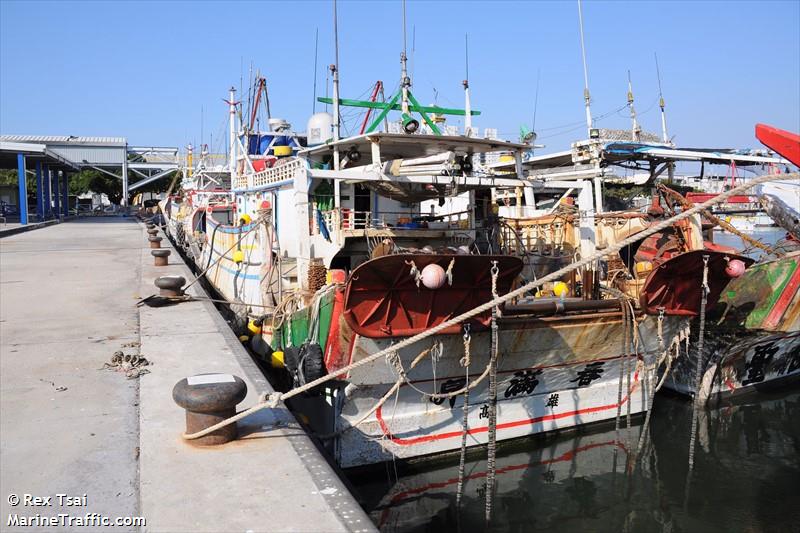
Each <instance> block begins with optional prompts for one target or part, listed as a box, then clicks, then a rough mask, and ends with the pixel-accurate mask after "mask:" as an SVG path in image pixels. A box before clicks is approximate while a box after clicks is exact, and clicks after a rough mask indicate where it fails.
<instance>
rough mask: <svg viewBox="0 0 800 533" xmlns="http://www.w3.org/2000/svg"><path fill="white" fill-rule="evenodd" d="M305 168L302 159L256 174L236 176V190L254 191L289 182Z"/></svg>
mask: <svg viewBox="0 0 800 533" xmlns="http://www.w3.org/2000/svg"><path fill="white" fill-rule="evenodd" d="M304 166H305V163H304V161H303V160H302V159H293V160H291V161H288V162H286V163H283V164H280V165H277V166H274V167H272V168H267V169H265V170H262V171H260V172H256V173H255V174H240V175H238V176H236V180H235V188H237V189H252V188H255V187H265V186H268V185H272V184H274V183H280V182H282V181H287V180H290V179H293V178H294V175H295V173H296V172H297V171H298V170H300V169H302V168H304Z"/></svg>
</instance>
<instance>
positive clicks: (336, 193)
mask: <svg viewBox="0 0 800 533" xmlns="http://www.w3.org/2000/svg"><path fill="white" fill-rule="evenodd" d="M333 50H334V57H333V60H334V63H333V65H331V67H330V68H331V74H332V76H333V169H334V170H339V166H340V162H339V146H338V142H339V125H340V124H339V122H340V117H339V17H338V15H337V13H336V0H333ZM340 204H341V183H340V180H333V206H334V208H335V209H339V207H340Z"/></svg>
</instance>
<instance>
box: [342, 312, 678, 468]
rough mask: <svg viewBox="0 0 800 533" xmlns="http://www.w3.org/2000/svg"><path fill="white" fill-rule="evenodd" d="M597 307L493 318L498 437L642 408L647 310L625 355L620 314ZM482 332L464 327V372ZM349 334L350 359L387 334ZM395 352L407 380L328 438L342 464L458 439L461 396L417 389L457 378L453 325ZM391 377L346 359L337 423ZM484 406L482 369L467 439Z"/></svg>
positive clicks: (674, 325) (449, 447) (458, 343)
mask: <svg viewBox="0 0 800 533" xmlns="http://www.w3.org/2000/svg"><path fill="white" fill-rule="evenodd" d="M606 315H608V316H605V317H598V316H597V315H595V316H593V317H592V318H578V317H564V318H560V319H556V320H552V321H548V320H539V321H537V322H538V324H531V323H527V324H514V320H513V319H511V320H506V321H504V323H503V324H501V328H503V329H501V331H500V334H499V335H500V340H499V345H500V350H501V351H500V354H499V358H498V378H497V383H498V385H497V391H498V402H497V439H498V441H503V440H508V439H514V438H519V437H526V436H529V435H534V434H539V433H547V432H551V431H557V430H562V429H567V428H572V427H575V426H580V425H585V424H590V423H595V422H600V421H604V420H611V419H614V418H615V417H616V416H617V412H618V411H619V412H621V413H622V414H623V415H626V414H627V413H628V412H630V413H631V414H638V413H641V412H643V411H645V410H646V405H647V398H648V393H649V390H650V387H651V386H652V385H651V384H652V383H653V382H654V379H655V377H656V376H655V375H654V374H655V370H654V369H653V362H654V361H655V359H656V357H657V350H658V343H657V340H656V335H655V319H654V318H653V317H646V318H644V319H643V321H642V322H641V323H640V326H639V327H640V331H641V338H642V344H640V345H639V351H638V353H637V354H630V355H629V356H627V357H624V356H620V353H623V352H622V351H621V350H622V332H623V328H622V322H621V318H620V316H619V315H618V314H617V315H616V316H612V314H610V313H608V314H606ZM687 322H688V319H685V318H679V317H668V318H667V319H666V320H665V323H664V334H665V336H671V335H673V334H674V333H675V332H677V330H678V329H679V328H680V327H682V326H685V324H686V323H687ZM515 326H516V327H515ZM431 342H433V343H437V342H439V343H441V355H440V356H439V358H438V360H437V361H436V362H435V364H434V363H433V361H432V360H431V359H430V358H427V359H425V360H423V362H421V363H420V364H419V365H418V366H417V367H416V368H414V369H411V370H409V367H410V362H411V360H412V359H413V358H414V357H416V355H417V354H418V353H419V351H421V350H422V349H425V348H428V347H430V345H431V344H430V343H431ZM489 342H490V335H489V333H488V332H484V333H476V334H473V336H472V340H471V350H470V351H471V356H472V363H471V366H470V377H469V380H470V381H474V380H475V379H477V378H478V376H479V375H480V374H481V373H482V372H483V369H484V368H485V366H486V365H487V364H488V353H489ZM351 343H352V346H353V348H352V351H351V356H352V357H353V360H358V359H360V358H363V357H365V356H366V355H368V354H370V353H375V352H376V351H377V350H380V349H382V348H384V347H386V346H389V345H390V343H391V340H383V339H366V338H363V337H358V336H356V337H355V338H354V339H352V341H351ZM426 343H427V344H426ZM384 344H385V345H386V346H384ZM399 356H400V359H401V361H402V362H403V366H404V368H405V369H406V371H407V373H408V376H409V380H410V382H411V383H410V384H405V385H403V386H401V387H400V389H399V390H398V392H397V393H396V395H394V396H392V397H391V398H390V399H389V401H387V402H386V403H385V404H384V405H383V406H382V407H381V408H379V409H378V410H377V411H375V413H373V414H372V415H371V416H369V417H368V418H367V419H366V420H365V421H364V422H363V423H362V424H361V425H359V426H357V427H356V428H351V429H348V430H345V431H343V433H341V435H340V436H339V437H338V438H337V439H336V441H335V442H334V444H333V451H334V455H335V457H336V459H337V461H338V463H339V464H340V465H341V466H342V467H344V468H349V467H355V466H360V465H365V464H371V463H377V462H381V461H385V460H389V459H391V458H392V457H396V458H412V457H418V456H424V455H430V454H436V453H442V452H448V451H453V450H457V449H459V447H460V446H461V435H462V432H463V426H462V417H463V407H464V397H463V396H458V397H456V398H454V399H452V400H435V401H434V400H432V399H430V398H427V397H425V396H424V395H423V394H422V393H421V392H420V391H424V392H439V393H441V392H448V391H453V390H457V389H459V388H461V387H463V386H464V383H465V381H466V376H465V373H466V372H465V370H464V369H463V368H462V367H461V366H460V364H459V359H460V358H461V357H462V356H463V338H462V337H461V335H440V336H436V337H433V338H431V339H429V340H427V341H423V342H421V343H419V345H418V346H417V347H411V349H409V348H405V349H401V350H400V353H399ZM620 376H622V387H621V388H620ZM395 379H396V378H395V374H394V372H393V370H392V368H391V365H389V364H387V361H383V360H380V361H373V362H372V363H369V364H367V365H364V366H362V367H359V368H357V369H355V370H354V371H353V372H352V373H351V374H350V375H349V376H348V382H349V383H350V384H351V385H352V387H348V390H347V391H346V392H344V391H338V392H337V393H335V397H336V398H337V400H338V401H336V402H333V404H334V405H335V406H336V410H337V413H336V416H334V419H335V420H337V422H336V429H337V430H344V429H345V428H348V427H349V426H350V425H351V424H353V423H355V422H356V421H357V420H359V419H360V418H361V417H362V416H364V414H365V413H367V412H368V411H369V410H370V409H371V408H372V407H373V406H374V405H375V403H376V402H377V401H378V399H379V398H381V397H382V396H383V395H384V394H386V392H387V391H388V390H389V389H390V388H391V386H392V384H393V383H394V381H395ZM629 384H630V385H629ZM487 416H488V379H486V380H484V381H483V382H482V383H481V384H479V385H478V386H477V387H475V388H474V389H473V390H472V391H471V392H470V396H469V405H468V431H467V434H468V437H467V444H468V446H477V445H481V444H484V443H486V441H487V438H488V427H487V420H488V418H487Z"/></svg>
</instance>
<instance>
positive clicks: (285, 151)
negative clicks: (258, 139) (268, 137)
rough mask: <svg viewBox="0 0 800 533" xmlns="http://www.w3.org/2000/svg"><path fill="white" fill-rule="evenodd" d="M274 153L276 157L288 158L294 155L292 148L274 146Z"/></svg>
mask: <svg viewBox="0 0 800 533" xmlns="http://www.w3.org/2000/svg"><path fill="white" fill-rule="evenodd" d="M272 153H274V154H275V157H287V156H290V155H292V147H291V146H274V147H273V148H272Z"/></svg>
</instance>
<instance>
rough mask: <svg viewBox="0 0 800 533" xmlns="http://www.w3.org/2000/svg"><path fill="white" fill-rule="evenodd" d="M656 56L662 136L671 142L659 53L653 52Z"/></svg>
mask: <svg viewBox="0 0 800 533" xmlns="http://www.w3.org/2000/svg"><path fill="white" fill-rule="evenodd" d="M653 55H654V56H655V58H656V76H657V77H658V106H659V107H660V108H661V137H662V139H663V141H664V142H665V143H669V135H667V114H666V113H665V112H664V94H663V93H662V92H661V70H660V69H659V68H658V54H656V53H655V52H653Z"/></svg>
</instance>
